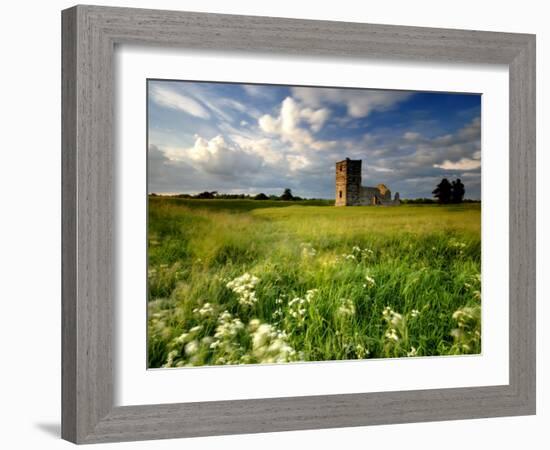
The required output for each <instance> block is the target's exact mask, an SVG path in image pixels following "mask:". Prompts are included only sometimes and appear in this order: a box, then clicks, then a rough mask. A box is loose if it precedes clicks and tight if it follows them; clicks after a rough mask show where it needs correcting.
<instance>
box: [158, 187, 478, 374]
mask: <svg viewBox="0 0 550 450" xmlns="http://www.w3.org/2000/svg"><path fill="white" fill-rule="evenodd" d="M332 204H333V202H329V201H323V200H319V201H303V202H283V201H269V200H265V201H258V200H217V199H213V200H197V199H177V198H167V197H149V205H148V208H149V211H148V365H149V367H151V368H160V367H184V366H202V365H222V364H223V365H225V364H257V363H283V362H293V361H326V360H346V359H364V358H386V357H420V356H434V355H458V354H475V353H479V352H480V350H481V334H480V332H481V330H480V327H481V325H480V324H481V272H480V271H481V233H480V227H481V215H480V213H481V205H480V204H479V203H477V204H476V203H473V204H461V205H446V206H443V205H402V206H399V207H347V208H346V207H344V208H336V207H334V206H332Z"/></svg>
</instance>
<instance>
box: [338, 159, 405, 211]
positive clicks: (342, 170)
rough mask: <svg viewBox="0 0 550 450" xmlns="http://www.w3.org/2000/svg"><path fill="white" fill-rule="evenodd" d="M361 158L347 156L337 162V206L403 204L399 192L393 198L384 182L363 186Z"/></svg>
mask: <svg viewBox="0 0 550 450" xmlns="http://www.w3.org/2000/svg"><path fill="white" fill-rule="evenodd" d="M361 162H362V161H361V160H360V159H358V160H352V159H349V158H346V159H345V160H344V161H339V162H337V163H336V201H335V205H336V206H370V205H384V206H394V205H399V204H401V201H400V200H399V193H396V194H395V199H394V200H392V198H391V191H390V190H389V189H388V187H387V186H386V185H384V184H379V185H378V186H376V187H370V186H361Z"/></svg>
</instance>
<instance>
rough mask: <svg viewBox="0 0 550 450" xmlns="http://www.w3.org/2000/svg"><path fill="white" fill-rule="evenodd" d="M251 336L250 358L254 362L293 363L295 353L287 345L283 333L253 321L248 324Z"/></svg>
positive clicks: (256, 320)
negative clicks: (251, 357)
mask: <svg viewBox="0 0 550 450" xmlns="http://www.w3.org/2000/svg"><path fill="white" fill-rule="evenodd" d="M248 329H249V331H250V333H251V336H252V356H253V358H254V362H259V363H282V362H290V361H295V360H296V359H297V357H298V355H297V353H296V351H295V350H294V349H293V348H292V347H291V346H290V345H289V344H288V342H287V335H286V333H285V332H284V331H280V330H278V329H276V328H275V327H274V326H273V325H270V324H268V323H261V322H260V321H259V320H258V319H253V320H251V321H250V323H249V324H248Z"/></svg>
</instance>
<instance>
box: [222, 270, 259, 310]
mask: <svg viewBox="0 0 550 450" xmlns="http://www.w3.org/2000/svg"><path fill="white" fill-rule="evenodd" d="M259 281H260V280H259V278H257V277H255V276H254V275H250V274H249V273H248V272H246V273H244V274H243V275H241V276H240V277H237V278H235V279H234V280H232V281H230V282H228V283H227V284H226V286H227V288H229V289H231V290H232V291H233V292H234V293H235V294H237V296H238V297H239V303H240V304H241V305H245V306H252V305H254V304H255V303H256V302H257V301H258V299H257V298H256V294H255V292H254V288H255V287H256V285H257V284H258V282H259Z"/></svg>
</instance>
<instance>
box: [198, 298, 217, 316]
mask: <svg viewBox="0 0 550 450" xmlns="http://www.w3.org/2000/svg"><path fill="white" fill-rule="evenodd" d="M193 313H194V314H197V315H198V316H199V317H201V318H205V317H211V316H213V315H214V313H215V310H214V307H213V306H212V305H211V304H210V303H208V302H207V303H205V304H204V305H202V306H201V307H200V308H194V309H193Z"/></svg>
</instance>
